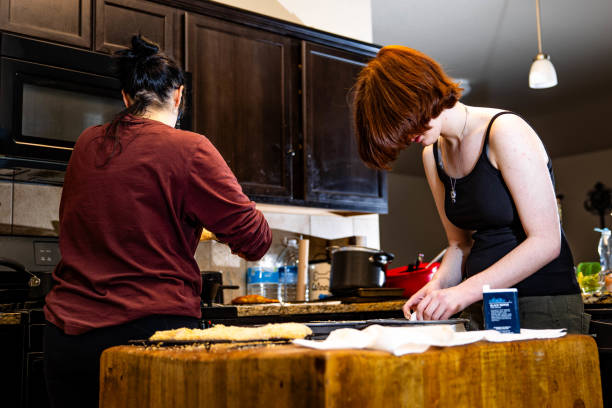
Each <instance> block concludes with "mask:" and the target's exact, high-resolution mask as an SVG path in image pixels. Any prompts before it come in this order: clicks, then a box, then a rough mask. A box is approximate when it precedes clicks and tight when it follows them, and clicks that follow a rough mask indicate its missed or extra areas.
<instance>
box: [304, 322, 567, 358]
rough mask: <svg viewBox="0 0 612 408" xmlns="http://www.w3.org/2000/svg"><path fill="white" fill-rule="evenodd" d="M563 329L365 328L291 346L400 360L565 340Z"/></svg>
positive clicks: (344, 330) (443, 326)
mask: <svg viewBox="0 0 612 408" xmlns="http://www.w3.org/2000/svg"><path fill="white" fill-rule="evenodd" d="M565 334H566V333H565V329H549V330H532V329H521V333H520V334H519V333H500V332H498V331H496V330H481V331H470V332H455V331H454V330H453V328H452V326H451V325H439V326H415V327H407V326H402V327H397V326H394V327H388V326H380V325H372V326H368V327H366V328H365V329H363V330H356V329H337V330H334V331H332V332H331V333H330V334H329V336H328V337H327V339H325V340H323V341H317V340H303V339H297V340H293V343H294V344H297V345H300V346H304V347H310V348H314V349H319V350H335V349H371V350H383V351H388V352H390V353H393V354H395V355H396V356H402V355H404V354H409V353H422V352H424V351H426V350H427V349H428V348H429V347H430V346H438V347H452V346H460V345H464V344H469V343H474V342H477V341H480V340H485V341H491V342H502V341H514V340H530V339H552V338H557V337H562V336H565Z"/></svg>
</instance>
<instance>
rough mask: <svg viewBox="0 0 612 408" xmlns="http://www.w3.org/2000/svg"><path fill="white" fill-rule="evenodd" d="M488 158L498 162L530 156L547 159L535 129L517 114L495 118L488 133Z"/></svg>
mask: <svg viewBox="0 0 612 408" xmlns="http://www.w3.org/2000/svg"><path fill="white" fill-rule="evenodd" d="M489 147H490V150H489V158H490V160H491V162H492V163H493V165H494V166H495V167H497V168H499V162H500V161H504V160H516V159H521V158H523V159H524V158H527V157H529V158H531V159H533V160H543V161H544V162H547V161H548V155H547V153H546V149H545V148H544V145H543V144H542V141H541V140H540V137H539V136H538V134H537V133H536V131H535V130H534V129H533V128H532V127H531V126H530V125H529V123H527V122H526V121H525V120H524V119H523V118H521V117H520V116H518V115H510V114H508V115H502V116H499V117H498V118H497V119H495V122H493V125H492V126H491V131H490V133H489Z"/></svg>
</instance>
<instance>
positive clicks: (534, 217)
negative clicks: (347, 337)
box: [417, 115, 561, 319]
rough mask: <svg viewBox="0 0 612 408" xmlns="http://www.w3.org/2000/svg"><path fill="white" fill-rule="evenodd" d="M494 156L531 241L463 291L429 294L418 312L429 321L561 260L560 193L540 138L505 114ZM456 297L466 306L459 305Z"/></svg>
mask: <svg viewBox="0 0 612 408" xmlns="http://www.w3.org/2000/svg"><path fill="white" fill-rule="evenodd" d="M489 155H490V156H489V157H490V160H491V162H492V163H493V165H494V166H496V167H498V168H499V170H500V171H501V174H502V177H503V179H504V181H505V183H506V185H507V186H508V189H509V191H510V194H511V196H512V199H513V200H514V203H515V206H516V208H517V211H518V214H519V218H520V220H521V223H522V225H523V228H524V230H525V234H526V235H527V238H526V239H525V240H524V241H523V242H522V243H521V244H520V245H518V246H517V247H516V248H514V249H513V250H512V251H510V252H509V253H508V254H506V255H505V256H504V257H503V258H501V259H500V260H499V261H497V262H496V263H494V264H493V265H492V266H490V267H489V268H487V269H485V270H484V271H482V272H480V273H478V274H476V275H474V276H472V277H471V278H469V279H467V280H465V281H463V282H462V283H460V284H459V285H458V286H456V287H454V288H450V289H443V290H438V291H435V292H432V293H430V294H429V298H430V299H425V300H424V301H423V302H421V303H420V304H419V306H418V308H417V310H419V311H420V312H421V313H422V316H423V317H424V318H425V319H447V318H449V317H450V316H451V315H453V314H454V313H456V312H458V311H459V310H462V309H463V308H464V307H465V306H467V305H470V304H472V303H474V302H476V301H479V300H481V299H482V286H483V285H485V284H487V285H490V286H491V288H507V287H510V286H512V285H515V284H516V283H518V282H520V281H522V280H523V279H525V278H526V277H528V276H529V275H531V274H533V273H534V272H536V271H537V270H539V269H540V268H542V267H543V266H544V265H546V264H548V263H549V262H551V261H552V260H553V259H555V258H556V257H557V256H558V255H559V251H560V248H561V231H560V224H559V217H558V213H557V205H556V200H555V192H554V188H553V185H552V181H551V178H550V174H549V172H548V167H547V162H548V156H547V154H546V151H545V149H544V146H543V145H542V142H541V141H540V139H539V138H538V136H537V134H536V133H535V132H534V131H533V129H531V127H530V126H529V125H528V124H527V123H525V121H523V120H522V119H521V118H519V117H517V116H514V115H504V116H502V117H500V118H499V119H497V120H496V121H495V125H494V126H493V127H492V129H491V134H490V143H489ZM483 199H487V198H486V197H483ZM457 293H459V294H460V296H461V298H462V300H461V301H458V300H457ZM427 300H428V303H427V304H426V305H423V303H424V302H425V301H427ZM462 305H464V306H463V307H461V306H462ZM422 306H423V307H422Z"/></svg>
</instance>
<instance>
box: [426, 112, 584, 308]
mask: <svg viewBox="0 0 612 408" xmlns="http://www.w3.org/2000/svg"><path fill="white" fill-rule="evenodd" d="M504 114H512V112H500V113H498V114H496V115H495V116H493V118H492V119H491V121H490V122H489V126H488V127H487V131H486V134H485V139H484V143H483V148H482V152H481V153H480V156H479V157H478V160H477V162H476V165H475V166H474V168H473V169H472V171H471V172H470V173H469V174H468V175H466V176H465V177H462V178H459V179H456V183H455V191H456V202H454V203H453V202H452V200H451V198H450V194H449V193H448V192H449V191H450V190H451V182H450V178H449V177H448V175H447V174H446V172H445V171H444V165H443V164H442V160H441V158H440V157H441V155H440V153H439V150H438V149H439V148H438V142H436V143H435V144H434V146H433V153H434V157H435V160H436V168H437V170H438V176H439V177H440V180H441V181H442V183H443V184H444V188H445V194H444V208H445V212H446V216H447V217H448V219H449V220H450V221H451V222H452V223H453V224H454V225H456V226H457V227H459V228H462V229H464V230H469V231H475V232H474V234H473V236H472V238H473V240H474V245H473V246H472V250H471V252H470V254H469V256H468V258H467V260H466V267H465V278H469V277H470V276H473V275H475V274H477V273H479V272H481V271H483V270H485V269H486V268H488V267H489V266H491V265H493V264H494V263H495V262H497V261H498V260H499V259H501V258H502V257H503V256H504V255H506V254H507V253H508V252H510V251H512V250H513V249H514V248H515V247H517V246H518V245H519V244H520V243H521V242H523V241H524V240H525V238H526V234H525V231H524V229H523V226H522V225H521V221H520V219H519V216H518V212H517V210H516V207H515V205H514V201H513V200H512V196H511V194H510V191H509V190H508V187H507V186H506V183H505V182H504V179H503V178H502V175H501V172H500V171H499V170H498V169H496V168H495V167H493V165H492V164H491V162H490V161H489V157H488V154H487V151H488V146H489V132H490V130H491V125H492V124H493V121H494V120H495V119H496V118H498V117H499V116H501V115H504ZM548 170H549V172H550V177H551V179H552V181H553V185H554V182H555V181H554V176H553V172H552V164H551V162H550V160H549V161H548ZM514 287H515V288H517V289H518V295H519V296H545V295H569V294H575V293H580V288H579V286H578V283H577V281H576V276H575V274H574V260H573V258H572V253H571V251H570V248H569V245H568V243H567V239H566V238H565V234H564V232H563V230H561V252H560V254H559V256H558V257H557V258H556V259H555V260H553V261H552V262H550V263H549V264H548V265H546V266H544V267H543V268H542V269H540V270H538V271H537V272H535V273H534V274H532V275H530V276H528V277H527V278H525V279H524V280H522V281H521V282H519V283H517V284H516V285H515V286H514Z"/></svg>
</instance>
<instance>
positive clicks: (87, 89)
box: [0, 33, 191, 185]
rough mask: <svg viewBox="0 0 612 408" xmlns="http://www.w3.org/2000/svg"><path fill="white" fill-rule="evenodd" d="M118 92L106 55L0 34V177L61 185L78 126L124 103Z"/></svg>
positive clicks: (186, 120)
mask: <svg viewBox="0 0 612 408" xmlns="http://www.w3.org/2000/svg"><path fill="white" fill-rule="evenodd" d="M186 76H187V79H188V83H187V84H186V88H188V89H189V85H190V81H189V79H190V76H189V75H186ZM120 91H121V86H120V82H119V80H118V79H117V78H116V77H115V75H114V68H113V61H112V57H111V56H110V55H106V54H100V53H95V52H91V51H85V50H81V49H77V48H73V47H68V46H62V45H56V44H51V43H48V42H44V41H38V40H33V39H29V38H24V37H20V36H16V35H12V34H8V33H0V178H1V179H11V180H18V181H28V182H39V183H46V184H56V185H61V184H63V176H64V173H65V170H66V167H67V165H68V160H69V159H70V154H71V153H72V149H73V147H74V144H75V142H76V140H77V138H78V137H79V135H80V134H81V132H82V131H83V130H84V129H85V128H87V127H89V126H93V125H98V124H102V123H106V122H109V121H110V120H112V118H113V117H114V115H115V114H116V113H118V112H119V111H121V110H122V109H123V108H124V105H123V101H122V98H121V92H120ZM189 105H190V104H189V95H187V100H186V106H189ZM186 113H188V112H186ZM190 123H191V121H190V117H189V115H188V114H186V115H184V117H183V119H182V120H181V125H180V127H181V128H182V129H190Z"/></svg>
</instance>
